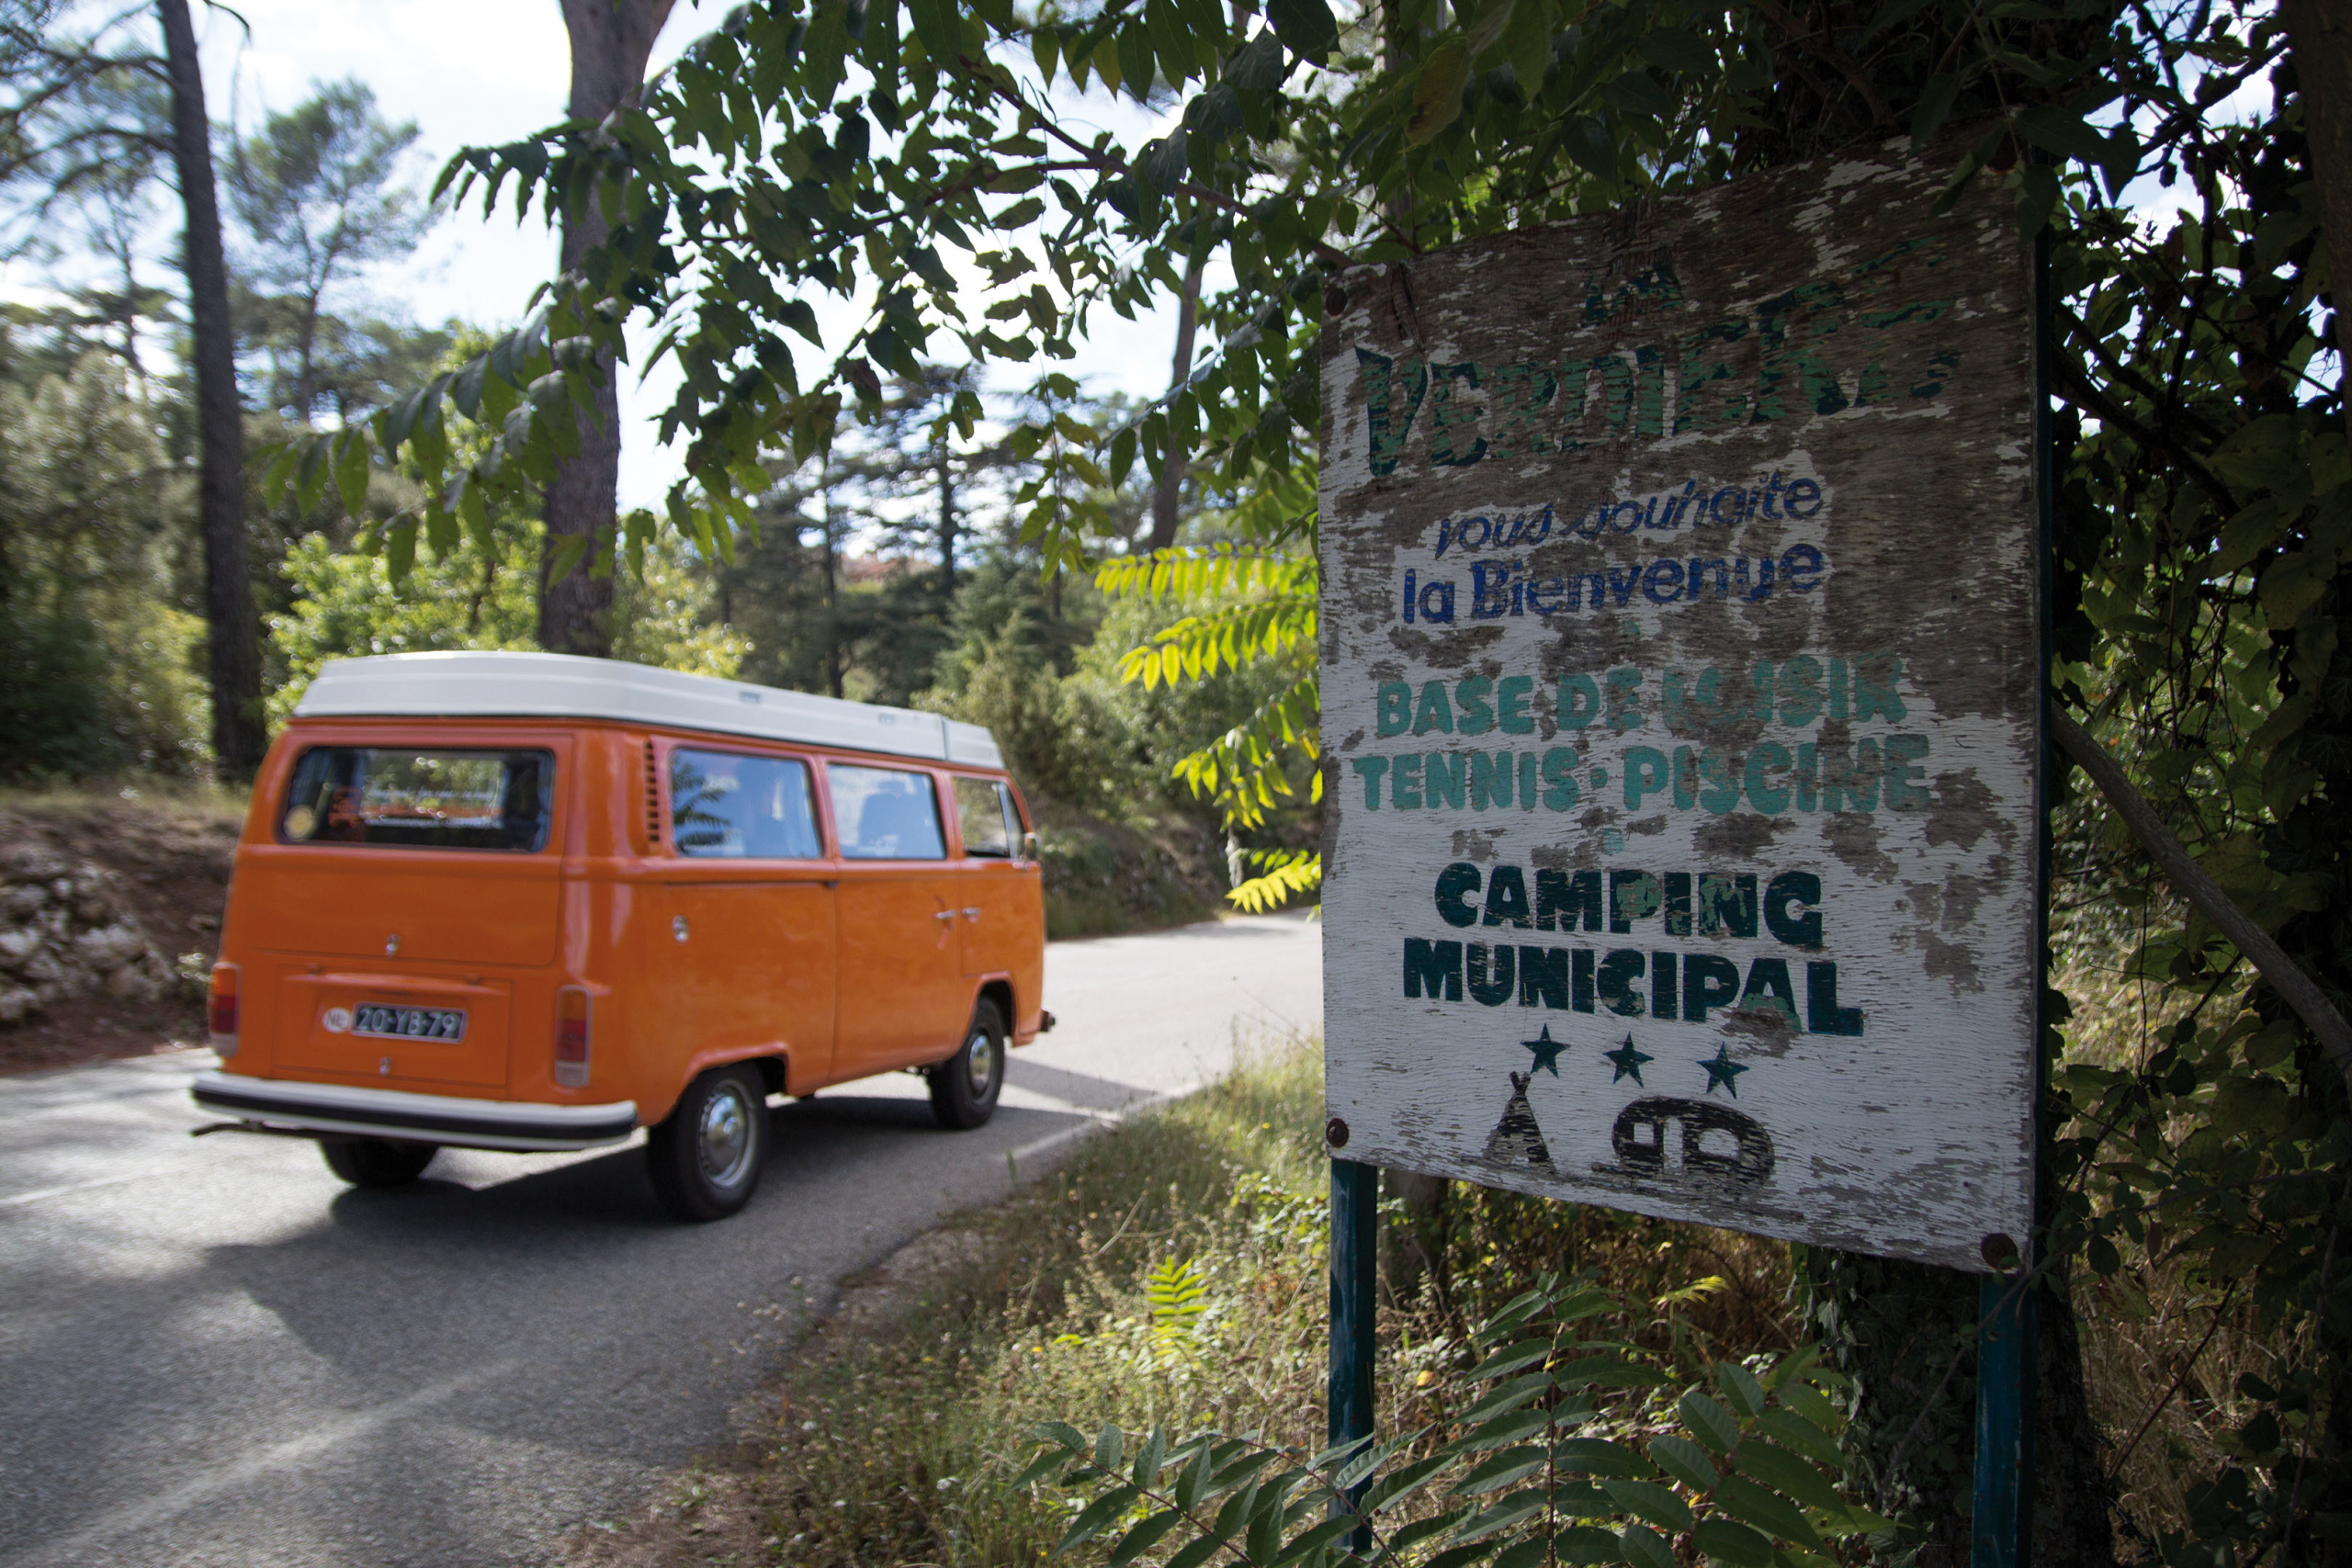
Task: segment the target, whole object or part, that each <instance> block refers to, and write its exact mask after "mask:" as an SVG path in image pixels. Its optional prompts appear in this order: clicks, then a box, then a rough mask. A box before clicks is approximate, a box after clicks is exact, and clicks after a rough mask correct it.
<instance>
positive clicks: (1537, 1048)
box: [1520, 1023, 1568, 1078]
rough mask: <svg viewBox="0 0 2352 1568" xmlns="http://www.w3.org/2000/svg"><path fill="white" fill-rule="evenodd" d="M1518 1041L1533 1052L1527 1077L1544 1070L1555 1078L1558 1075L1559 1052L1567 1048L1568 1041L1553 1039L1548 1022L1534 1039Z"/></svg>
mask: <svg viewBox="0 0 2352 1568" xmlns="http://www.w3.org/2000/svg"><path fill="white" fill-rule="evenodd" d="M1520 1043H1521V1045H1524V1046H1526V1047H1527V1048H1528V1049H1529V1050H1531V1051H1532V1052H1534V1053H1535V1065H1534V1066H1532V1067H1530V1068H1528V1069H1527V1072H1528V1076H1529V1077H1533V1076H1534V1075H1535V1074H1537V1073H1541V1072H1545V1071H1548V1072H1550V1073H1551V1075H1552V1076H1553V1077H1555V1078H1556V1077H1559V1076H1560V1053H1561V1052H1563V1051H1565V1050H1566V1049H1567V1048H1568V1042H1567V1041H1565V1040H1555V1039H1553V1038H1552V1026H1551V1025H1550V1024H1548V1023H1547V1024H1545V1025H1544V1032H1543V1033H1541V1034H1539V1035H1537V1036H1536V1037H1535V1038H1534V1039H1532V1040H1522V1041H1521V1042H1520Z"/></svg>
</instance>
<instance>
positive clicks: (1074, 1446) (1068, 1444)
mask: <svg viewBox="0 0 2352 1568" xmlns="http://www.w3.org/2000/svg"><path fill="white" fill-rule="evenodd" d="M1036 1431H1037V1436H1038V1437H1039V1438H1043V1439H1044V1440H1045V1441H1046V1442H1049V1443H1056V1444H1058V1445H1060V1447H1061V1448H1062V1450H1064V1451H1065V1452H1067V1453H1073V1454H1082V1453H1084V1452H1085V1451H1086V1449H1087V1442H1086V1434H1085V1433H1083V1432H1081V1431H1080V1430H1079V1429H1078V1428H1077V1427H1073V1426H1071V1425H1070V1424H1069V1422H1067V1421H1042V1422H1039V1423H1038V1425H1037V1428H1036Z"/></svg>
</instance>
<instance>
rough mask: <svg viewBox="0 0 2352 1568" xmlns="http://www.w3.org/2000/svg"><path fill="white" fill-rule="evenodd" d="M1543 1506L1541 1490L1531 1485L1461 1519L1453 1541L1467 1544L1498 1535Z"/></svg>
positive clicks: (1541, 1509) (1459, 1544) (1538, 1511)
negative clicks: (1482, 1510) (1480, 1511)
mask: <svg viewBox="0 0 2352 1568" xmlns="http://www.w3.org/2000/svg"><path fill="white" fill-rule="evenodd" d="M1543 1509H1544V1494H1543V1493H1542V1492H1540V1491H1537V1490H1535V1489H1534V1488H1532V1487H1531V1488H1530V1489H1528V1490H1527V1491H1525V1492H1514V1493H1512V1494H1511V1495H1510V1496H1508V1497H1506V1498H1504V1499H1503V1500H1502V1501H1501V1502H1499V1503H1497V1504H1496V1505H1495V1506H1493V1507H1491V1508H1488V1509H1487V1510H1486V1511H1485V1512H1483V1513H1479V1514H1474V1515H1472V1516H1471V1517H1468V1518H1466V1519H1464V1520H1463V1521H1462V1527H1461V1529H1458V1530H1456V1531H1455V1532H1454V1534H1453V1543H1454V1544H1455V1545H1457V1546H1467V1545H1469V1544H1470V1543H1471V1542H1473V1541H1479V1540H1486V1539H1487V1537H1489V1536H1493V1535H1499V1534H1500V1533H1502V1532H1503V1531H1504V1530H1507V1529H1510V1528H1511V1527H1512V1526H1513V1525H1516V1524H1518V1523H1519V1522H1520V1521H1521V1520H1522V1519H1524V1518H1527V1517H1530V1516H1531V1515H1533V1514H1536V1513H1540V1512H1542V1511H1543Z"/></svg>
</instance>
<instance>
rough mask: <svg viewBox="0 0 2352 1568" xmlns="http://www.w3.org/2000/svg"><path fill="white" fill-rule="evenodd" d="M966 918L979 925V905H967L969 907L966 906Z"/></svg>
mask: <svg viewBox="0 0 2352 1568" xmlns="http://www.w3.org/2000/svg"><path fill="white" fill-rule="evenodd" d="M964 918H965V919H967V920H970V921H972V922H973V923H974V924H975V925H977V924H978V923H979V919H980V909H979V906H978V905H977V904H967V905H965V906H964Z"/></svg>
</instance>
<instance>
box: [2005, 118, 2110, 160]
mask: <svg viewBox="0 0 2352 1568" xmlns="http://www.w3.org/2000/svg"><path fill="white" fill-rule="evenodd" d="M2018 131H2019V132H2021V133H2022V134H2023V135H2024V137H2025V139H2026V140H2027V141H2030V142H2032V143H2033V144H2034V145H2035V146H2036V147H2039V148H2041V150H2042V151H2043V152H2055V153H2056V154H2058V156H2060V157H2062V158H2074V159H2077V160H2079V161H2081V162H2083V163H2086V164H2092V165H2094V166H2098V165H2103V164H2106V162H2107V158H2108V145H2107V138H2106V137H2104V136H2101V135H2100V134H2099V133H2098V131H2096V130H2092V129H2091V128H2090V127H2089V126H2088V125H2086V124H2085V123H2084V121H2083V118H2082V117H2081V116H2080V115H2073V114H2068V113H2067V112H2066V111H2065V110H2064V109H2062V108H2056V107H2052V106H2051V105H2049V104H2037V105H2035V106H2034V107H2031V108H2030V109H2028V110H2026V111H2025V113H2023V114H2021V115H2019V116H2018Z"/></svg>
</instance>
